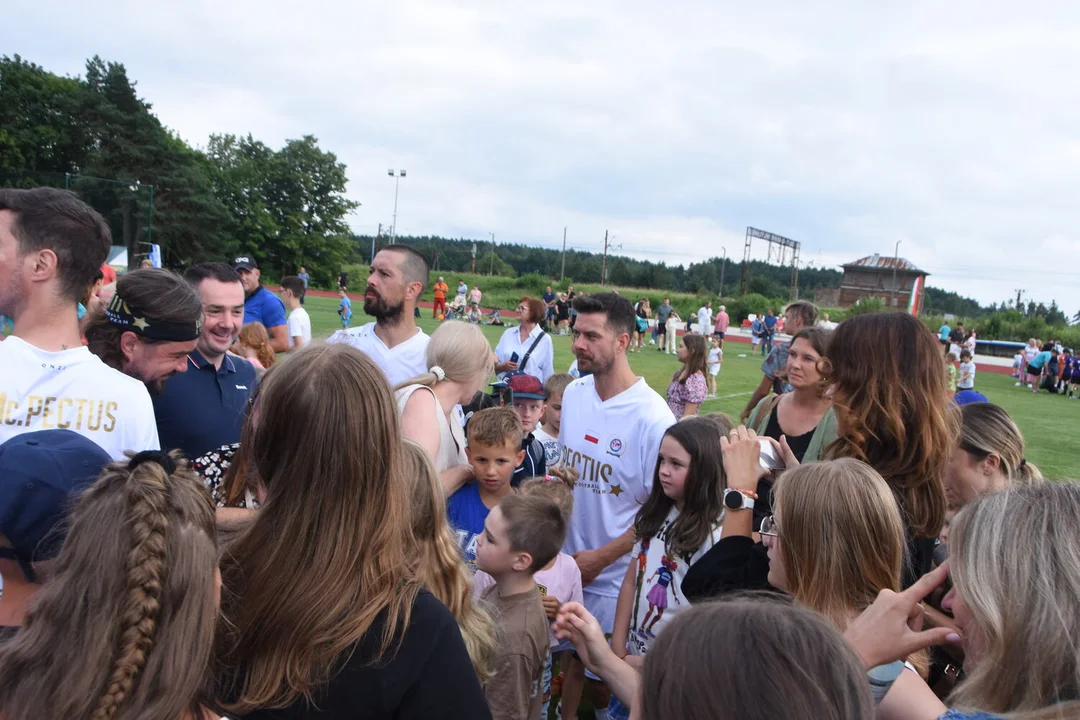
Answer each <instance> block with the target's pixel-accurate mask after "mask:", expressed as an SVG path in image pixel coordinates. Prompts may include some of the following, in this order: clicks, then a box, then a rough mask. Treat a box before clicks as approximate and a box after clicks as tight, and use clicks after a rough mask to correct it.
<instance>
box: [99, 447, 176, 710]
mask: <svg viewBox="0 0 1080 720" xmlns="http://www.w3.org/2000/svg"><path fill="white" fill-rule="evenodd" d="M166 483H167V478H166V476H165V471H164V469H163V468H162V467H161V466H160V465H157V464H156V463H152V462H147V463H143V464H141V465H139V466H137V467H136V468H135V470H134V471H132V473H131V476H130V478H129V480H128V483H127V487H126V488H125V494H126V495H127V500H128V508H127V512H126V518H125V520H126V523H125V524H126V525H127V526H128V527H129V528H130V533H131V551H130V552H129V553H128V556H127V577H128V580H127V599H126V602H125V604H124V607H123V610H122V613H121V625H120V644H119V647H118V648H116V652H115V653H114V655H113V669H112V672H111V673H110V674H109V679H108V681H107V682H106V685H105V694H104V695H102V696H101V699H100V700H99V701H98V705H97V708H95V710H94V712H93V713H92V714H91V716H90V717H91V718H92V720H107V719H108V718H111V717H113V716H114V715H115V714H116V712H117V710H118V709H119V708H120V706H121V705H122V704H123V702H124V701H125V700H126V699H127V697H128V696H129V695H130V694H131V691H132V689H133V688H134V687H135V680H136V679H137V678H138V676H139V673H141V672H142V670H143V667H144V666H145V665H146V657H147V655H149V654H150V649H151V647H152V646H153V643H154V632H155V630H156V629H157V618H158V612H159V610H160V609H161V593H162V585H163V583H164V578H163V576H164V571H165V530H166V527H167V525H168V519H167V516H166V514H165V513H166V493H167V489H166V488H167V484H166Z"/></svg>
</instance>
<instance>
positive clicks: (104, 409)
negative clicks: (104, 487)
mask: <svg viewBox="0 0 1080 720" xmlns="http://www.w3.org/2000/svg"><path fill="white" fill-rule="evenodd" d="M0 368H3V371H2V372H0V442H4V441H6V440H8V439H9V438H13V437H15V436H16V435H21V434H22V433H27V432H35V431H37V430H53V429H60V430H71V431H73V432H77V433H79V434H80V435H82V436H84V437H86V438H87V439H89V440H92V441H94V442H95V443H97V444H98V445H100V446H101V448H102V449H103V450H104V451H105V452H107V453H109V455H111V456H112V457H113V458H115V459H117V460H120V459H123V458H124V451H125V450H132V451H134V452H142V451H143V450H157V449H158V447H159V444H158V433H157V423H156V422H155V420H154V406H153V404H152V403H151V401H150V393H148V392H147V391H146V386H145V385H143V384H142V383H141V382H139V381H138V380H136V379H134V378H130V377H128V376H127V375H124V374H123V373H121V372H119V371H117V370H113V369H112V368H111V367H109V366H108V365H106V364H105V363H103V362H102V361H101V360H100V359H99V358H98V357H97V356H96V355H93V354H92V353H91V352H90V351H89V350H87V349H86V348H85V347H77V348H72V349H71V350H61V351H60V352H46V351H44V350H39V349H38V348H36V347H34V346H33V345H30V344H29V343H27V342H25V341H24V340H22V339H21V338H17V337H9V338H7V339H6V340H4V341H3V342H0Z"/></svg>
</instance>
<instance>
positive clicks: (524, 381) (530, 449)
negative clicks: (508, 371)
mask: <svg viewBox="0 0 1080 720" xmlns="http://www.w3.org/2000/svg"><path fill="white" fill-rule="evenodd" d="M506 384H507V385H508V386H509V388H510V390H511V392H512V393H513V398H514V412H516V413H517V416H518V418H519V419H520V420H521V426H522V431H521V449H522V450H523V451H524V452H525V457H524V458H522V460H521V462H519V463H518V466H517V467H516V468H514V477H513V479H512V480H511V481H510V484H511V485H512V486H513V487H517V486H519V485H521V483H522V482H524V481H525V480H526V479H527V478H531V477H543V476H544V475H546V474H547V461H546V460H545V449H544V445H543V443H541V442H540V441H539V440H537V439H536V436H535V435H533V431H534V430H536V425H537V423H539V422H540V418H541V416H543V414H544V400H545V399H546V395H545V394H544V386H543V385H541V384H540V378H538V377H535V376H533V375H526V374H524V373H523V374H520V375H511V376H510V377H508V378H507V379H506Z"/></svg>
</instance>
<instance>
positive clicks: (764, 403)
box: [748, 394, 781, 435]
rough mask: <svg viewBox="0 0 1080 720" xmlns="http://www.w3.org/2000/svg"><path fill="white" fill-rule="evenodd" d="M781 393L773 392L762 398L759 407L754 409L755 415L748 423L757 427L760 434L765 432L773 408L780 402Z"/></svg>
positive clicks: (756, 430)
mask: <svg viewBox="0 0 1080 720" xmlns="http://www.w3.org/2000/svg"><path fill="white" fill-rule="evenodd" d="M780 397H781V396H780V395H776V394H772V395H769V396H767V397H764V398H762V399H761V402H760V403H758V406H757V408H755V409H754V412H753V417H751V418H750V422H749V423H748V424H749V425H750V426H751V427H754V426H755V425H756V426H757V427H755V429H754V432H756V433H757V434H758V435H762V434H764V433H765V428H767V427H768V426H769V416H771V415H772V413H773V410H775V409H776V406H777V405H778V404H780Z"/></svg>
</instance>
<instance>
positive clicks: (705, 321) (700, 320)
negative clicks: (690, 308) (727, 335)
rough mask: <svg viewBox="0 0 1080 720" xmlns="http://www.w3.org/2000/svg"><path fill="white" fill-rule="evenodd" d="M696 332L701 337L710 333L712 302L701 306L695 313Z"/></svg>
mask: <svg viewBox="0 0 1080 720" xmlns="http://www.w3.org/2000/svg"><path fill="white" fill-rule="evenodd" d="M697 331H698V332H699V333H701V334H702V335H708V334H709V333H710V332H712V301H711V300H710V301H709V302H707V303H705V304H704V305H702V306H701V307H700V308H699V309H698V311H697Z"/></svg>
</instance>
